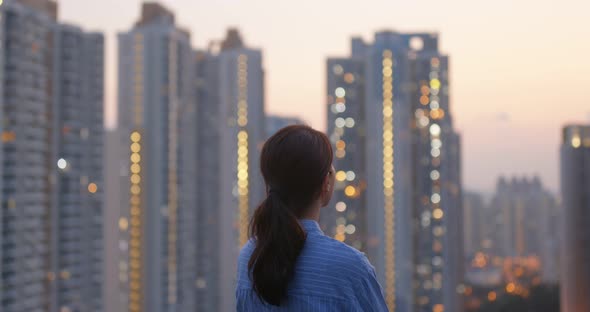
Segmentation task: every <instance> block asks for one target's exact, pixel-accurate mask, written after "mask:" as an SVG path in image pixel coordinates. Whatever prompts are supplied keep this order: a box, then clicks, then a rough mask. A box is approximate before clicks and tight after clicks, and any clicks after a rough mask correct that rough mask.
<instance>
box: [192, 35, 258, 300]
mask: <svg viewBox="0 0 590 312" xmlns="http://www.w3.org/2000/svg"><path fill="white" fill-rule="evenodd" d="M218 49H219V51H217V52H201V53H198V54H197V58H198V62H197V65H196V71H197V77H198V78H197V85H198V86H199V87H198V90H199V91H198V94H199V95H198V96H197V107H198V111H199V117H198V118H199V123H198V125H199V128H198V129H197V133H198V140H199V141H198V144H197V146H199V147H200V148H199V151H198V159H199V165H198V167H199V168H201V169H202V170H205V172H201V174H200V175H199V184H198V185H199V191H198V194H199V195H200V196H198V197H199V202H198V206H199V213H198V215H199V218H198V219H199V220H200V221H199V222H200V223H199V224H200V230H199V233H200V235H199V236H198V237H197V245H198V247H197V250H198V252H199V255H198V260H197V263H199V268H198V272H199V275H198V277H197V288H198V289H197V298H199V299H198V300H199V307H200V308H201V309H200V310H202V311H229V310H233V309H235V303H234V299H233V296H231V295H229V296H228V294H233V292H234V289H235V283H236V281H235V278H236V267H237V257H238V253H239V250H240V248H241V246H243V244H245V243H246V241H247V239H248V225H249V221H250V216H251V214H252V211H253V209H254V208H255V207H256V206H257V205H258V204H259V203H260V202H261V201H262V199H263V196H264V194H265V190H264V183H263V181H262V177H261V174H260V169H259V165H258V162H259V160H260V150H261V147H262V144H263V143H264V140H265V139H266V129H265V114H264V70H263V66H262V52H261V51H260V50H256V49H251V48H248V47H246V46H245V45H244V43H243V41H242V39H241V37H240V34H239V33H238V31H237V30H236V29H230V30H229V31H228V33H227V36H226V38H225V39H224V40H223V41H222V42H221V43H220V44H219V46H218ZM204 146H207V147H208V148H207V149H204V148H203V147H204ZM213 238H215V239H213ZM201 300H202V301H201Z"/></svg>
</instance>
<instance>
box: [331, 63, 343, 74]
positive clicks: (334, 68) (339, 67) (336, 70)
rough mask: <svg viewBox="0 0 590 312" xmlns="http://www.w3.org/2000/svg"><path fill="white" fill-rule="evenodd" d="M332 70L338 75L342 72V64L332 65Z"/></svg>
mask: <svg viewBox="0 0 590 312" xmlns="http://www.w3.org/2000/svg"><path fill="white" fill-rule="evenodd" d="M332 71H333V72H334V74H336V75H338V76H340V75H342V73H343V72H344V69H343V68H342V66H340V65H338V64H336V65H334V67H332Z"/></svg>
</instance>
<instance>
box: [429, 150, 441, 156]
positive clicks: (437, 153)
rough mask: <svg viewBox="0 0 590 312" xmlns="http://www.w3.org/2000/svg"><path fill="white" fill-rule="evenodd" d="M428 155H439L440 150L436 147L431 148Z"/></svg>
mask: <svg viewBox="0 0 590 312" xmlns="http://www.w3.org/2000/svg"><path fill="white" fill-rule="evenodd" d="M430 155H432V157H438V156H440V150H439V149H438V148H433V149H432V150H431V151H430Z"/></svg>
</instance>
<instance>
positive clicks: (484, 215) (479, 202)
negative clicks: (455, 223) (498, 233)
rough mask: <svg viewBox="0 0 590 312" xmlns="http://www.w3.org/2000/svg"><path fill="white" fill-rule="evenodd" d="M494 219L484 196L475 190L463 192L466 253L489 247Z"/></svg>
mask: <svg viewBox="0 0 590 312" xmlns="http://www.w3.org/2000/svg"><path fill="white" fill-rule="evenodd" d="M490 222H493V219H492V218H490V216H489V209H488V205H487V203H486V202H485V200H484V198H483V196H482V195H481V194H479V193H475V192H465V193H463V229H464V235H463V237H464V241H465V242H464V246H465V254H466V255H468V256H473V255H475V253H476V252H479V251H482V250H484V249H487V248H489V247H490V246H489V242H488V240H489V233H490V231H489V229H490V228H491V226H490V225H489V223H490Z"/></svg>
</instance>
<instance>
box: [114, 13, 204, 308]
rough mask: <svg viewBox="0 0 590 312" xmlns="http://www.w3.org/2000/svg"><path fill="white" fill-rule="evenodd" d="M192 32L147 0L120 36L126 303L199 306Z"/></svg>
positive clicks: (123, 285)
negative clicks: (196, 304)
mask: <svg viewBox="0 0 590 312" xmlns="http://www.w3.org/2000/svg"><path fill="white" fill-rule="evenodd" d="M192 55H193V51H192V49H191V45H190V37H189V34H188V33H187V32H186V31H184V30H182V29H180V28H179V27H178V26H176V25H175V20H174V15H173V14H172V13H171V12H170V11H169V10H167V9H166V8H164V7H163V6H161V5H159V4H157V3H153V2H146V3H144V4H143V7H142V15H141V18H140V19H139V21H138V22H137V23H136V24H135V26H134V27H133V28H132V29H131V30H130V31H128V32H125V33H121V34H119V101H118V102H119V122H118V127H119V133H120V136H121V146H122V148H121V155H120V156H121V159H123V160H124V165H123V167H124V170H123V172H122V176H121V189H122V191H121V207H122V209H121V217H120V220H119V229H120V241H119V247H120V250H121V257H120V263H119V278H120V289H121V291H120V294H121V298H120V299H121V300H122V305H123V307H124V308H125V310H128V311H146V312H149V311H191V310H194V302H195V301H194V300H195V297H194V289H195V288H194V285H195V278H196V275H195V244H194V237H195V234H194V231H195V214H196V202H195V198H194V196H195V195H194V191H193V190H192V189H190V188H191V187H194V185H196V176H197V175H196V172H195V170H196V167H195V166H196V161H195V160H194V158H193V157H195V153H196V149H195V148H196V147H195V144H196V142H194V140H191V138H194V132H193V127H194V126H195V125H196V117H195V114H196V110H195V107H194V104H195V102H194V87H193V78H192V77H193V71H192V64H193V59H192Z"/></svg>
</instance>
